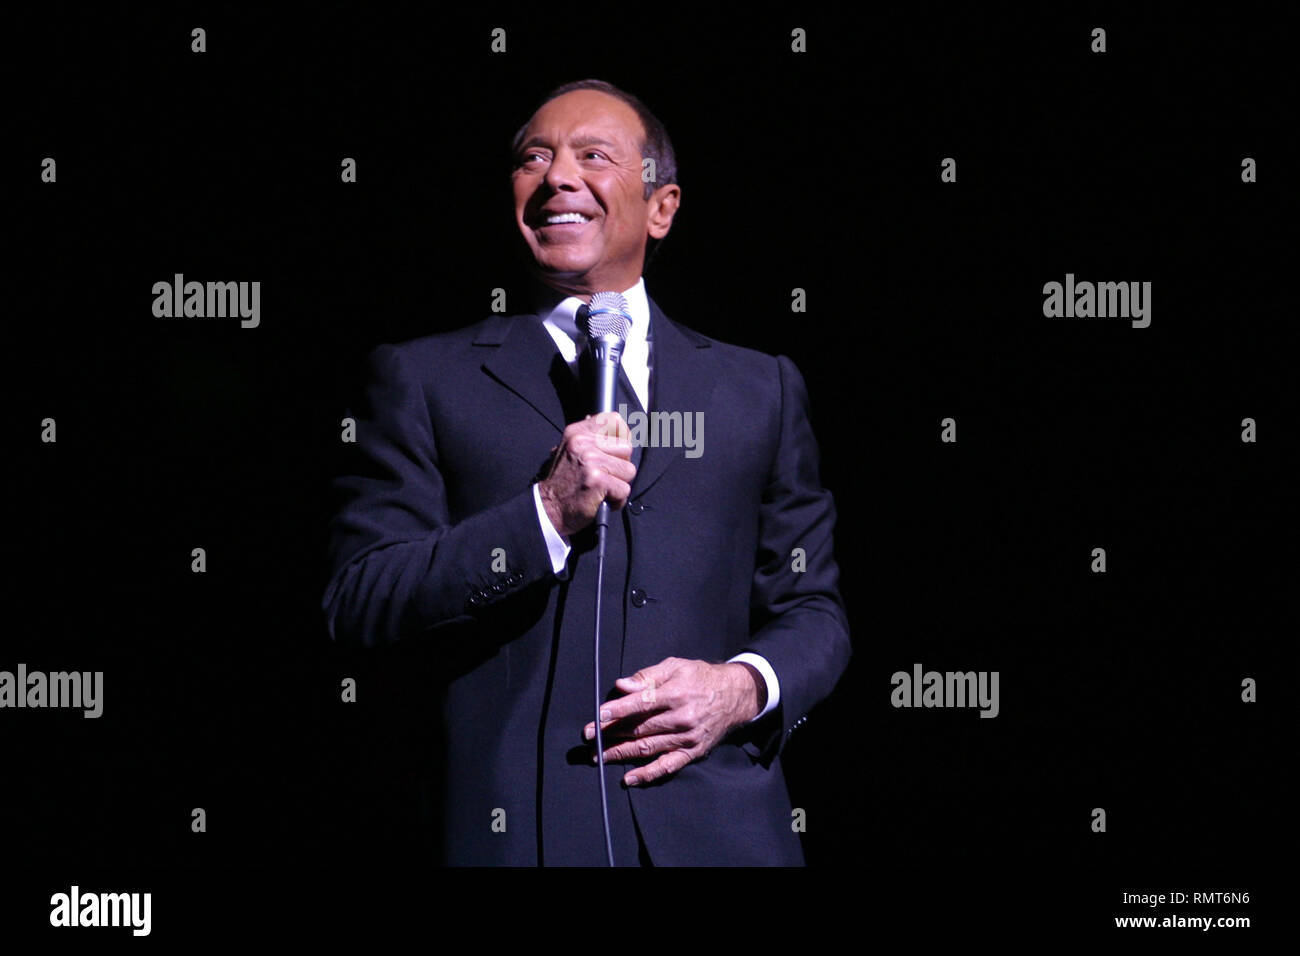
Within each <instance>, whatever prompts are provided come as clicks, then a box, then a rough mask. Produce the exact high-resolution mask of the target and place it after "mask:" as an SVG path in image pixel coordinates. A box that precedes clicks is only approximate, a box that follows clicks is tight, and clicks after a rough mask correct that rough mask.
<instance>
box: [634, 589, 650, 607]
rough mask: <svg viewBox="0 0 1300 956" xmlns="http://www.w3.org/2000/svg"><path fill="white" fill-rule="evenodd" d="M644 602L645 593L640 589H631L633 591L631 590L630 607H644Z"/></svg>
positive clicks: (645, 599)
mask: <svg viewBox="0 0 1300 956" xmlns="http://www.w3.org/2000/svg"><path fill="white" fill-rule="evenodd" d="M646 601H647V598H646V593H645V591H643V590H641V589H640V588H633V589H632V606H633V607H645V602H646Z"/></svg>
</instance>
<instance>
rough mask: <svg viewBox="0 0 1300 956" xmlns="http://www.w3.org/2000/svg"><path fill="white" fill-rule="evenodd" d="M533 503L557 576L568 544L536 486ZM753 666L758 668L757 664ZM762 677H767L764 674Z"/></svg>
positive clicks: (535, 485)
mask: <svg viewBox="0 0 1300 956" xmlns="http://www.w3.org/2000/svg"><path fill="white" fill-rule="evenodd" d="M533 503H534V504H536V505H537V520H538V522H539V523H540V524H541V526H542V536H543V537H544V538H546V550H547V551H548V552H549V553H550V555H551V570H552V571H554V572H555V573H556V574H559V573H560V572H562V571H563V570H564V566H565V564H567V563H568V560H569V551H570V547H569V542H567V541H565V540H564V539H563V538H562V537H560V533H559V532H558V531H556V530H555V525H553V524H551V516H550V515H548V514H547V513H546V506H545V505H543V504H542V492H541V486H540V485H538V484H534V485H533ZM764 663H766V661H764ZM754 666H755V667H758V665H757V664H755V665H754ZM769 670H770V668H769ZM764 676H765V677H766V676H767V675H766V672H765V673H764Z"/></svg>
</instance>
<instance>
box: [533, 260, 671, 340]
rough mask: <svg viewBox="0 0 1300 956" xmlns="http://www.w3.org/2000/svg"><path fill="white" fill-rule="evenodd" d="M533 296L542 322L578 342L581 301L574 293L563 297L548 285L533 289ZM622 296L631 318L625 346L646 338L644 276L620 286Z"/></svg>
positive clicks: (647, 319) (647, 314)
mask: <svg viewBox="0 0 1300 956" xmlns="http://www.w3.org/2000/svg"><path fill="white" fill-rule="evenodd" d="M535 295H536V299H537V314H538V315H539V316H541V318H542V322H543V324H545V325H550V326H554V327H556V328H558V329H560V330H561V331H563V332H564V333H565V334H566V335H568V336H569V337H570V338H571V339H573V340H574V342H580V341H581V340H582V332H581V331H579V329H578V321H577V315H578V307H579V306H580V305H582V304H583V301H582V300H581V299H579V298H578V297H577V296H576V295H570V296H565V295H564V294H563V293H562V292H556V291H555V290H553V289H550V288H549V287H545V288H543V289H538V290H536V292H535ZM623 298H625V299H627V312H628V315H629V316H630V317H631V319H632V322H631V325H629V326H628V331H627V346H633V345H639V344H640V343H643V342H645V341H646V339H647V337H648V335H649V331H650V301H649V298H648V297H647V296H646V291H645V277H644V276H643V277H641V278H639V279H637V280H636V285H634V286H632V288H630V289H624V290H623Z"/></svg>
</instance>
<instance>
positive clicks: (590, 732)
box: [582, 727, 596, 740]
mask: <svg viewBox="0 0 1300 956" xmlns="http://www.w3.org/2000/svg"><path fill="white" fill-rule="evenodd" d="M582 736H584V737H586V738H587V739H588V740H590V739H591V738H592V737H594V736H596V728H595V727H588V728H587V729H586V730H584V731H583V732H582Z"/></svg>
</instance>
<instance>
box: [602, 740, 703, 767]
mask: <svg viewBox="0 0 1300 956" xmlns="http://www.w3.org/2000/svg"><path fill="white" fill-rule="evenodd" d="M683 746H685V744H684V743H683V742H682V740H681V739H680V738H678V737H677V736H676V735H674V734H657V735H655V736H653V737H639V738H637V739H636V740H629V741H626V742H624V743H621V744H618V745H616V746H613V747H606V748H605V760H606V761H611V762H617V761H620V760H644V759H645V758H646V757H653V756H654V755H655V754H662V753H667V752H668V751H670V750H681V749H682V747H683ZM591 759H592V762H593V763H594V762H595V760H596V755H595V754H592V755H591Z"/></svg>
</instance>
